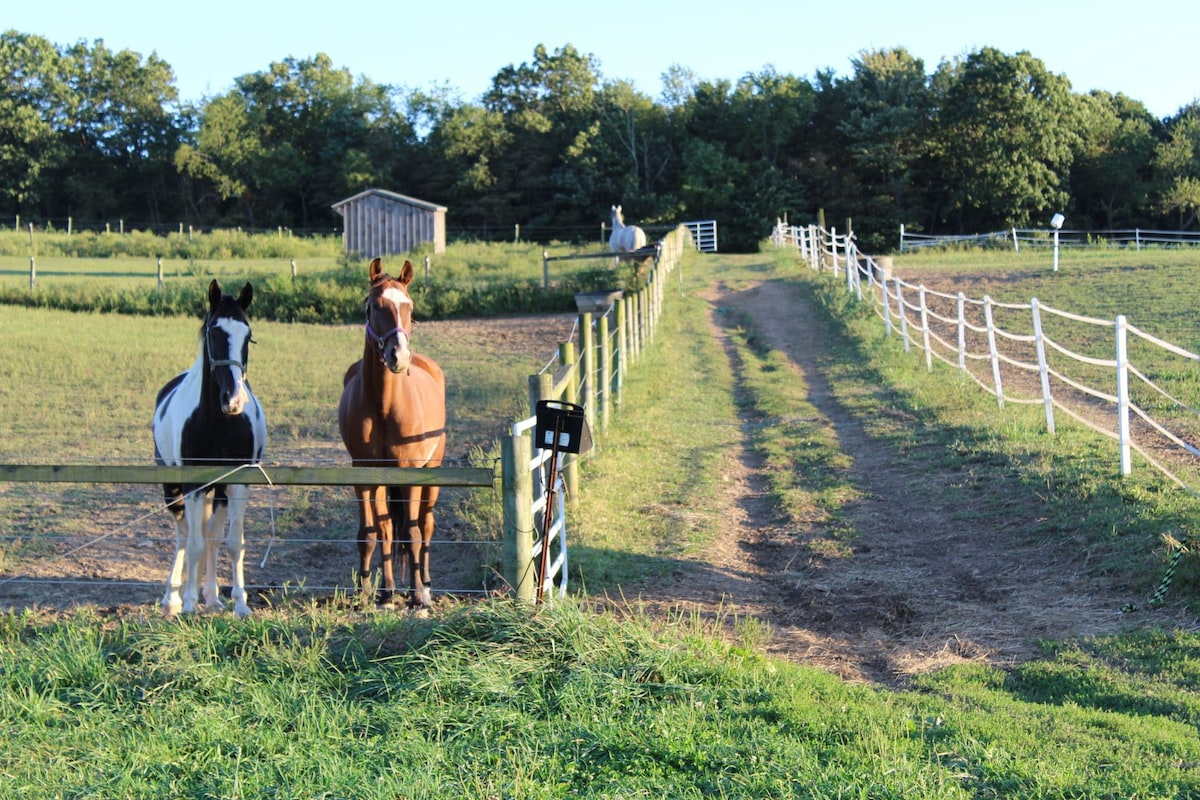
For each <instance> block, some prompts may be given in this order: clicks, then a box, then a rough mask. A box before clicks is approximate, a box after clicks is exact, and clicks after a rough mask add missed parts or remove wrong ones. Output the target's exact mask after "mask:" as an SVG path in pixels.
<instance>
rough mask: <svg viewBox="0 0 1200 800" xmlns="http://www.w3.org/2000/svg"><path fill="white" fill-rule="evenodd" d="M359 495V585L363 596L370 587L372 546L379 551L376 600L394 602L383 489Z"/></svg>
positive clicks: (368, 489) (366, 490) (370, 488)
mask: <svg viewBox="0 0 1200 800" xmlns="http://www.w3.org/2000/svg"><path fill="white" fill-rule="evenodd" d="M355 491H356V493H357V495H358V585H359V589H361V590H362V591H363V592H366V591H369V590H370V589H371V586H372V583H373V581H372V578H371V572H372V561H373V560H374V558H375V546H376V545H379V549H380V572H381V575H382V578H381V582H380V587H379V594H378V596H377V597H376V598H375V599H376V602H377V603H378V604H379V605H390V604H391V603H393V602H395V598H394V595H395V591H396V580H395V575H394V573H393V571H392V527H393V526H392V520H391V517H390V515H389V513H388V501H387V494H388V492H387V487H386V486H360V487H357V488H356V490H355Z"/></svg>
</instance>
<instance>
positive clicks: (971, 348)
mask: <svg viewBox="0 0 1200 800" xmlns="http://www.w3.org/2000/svg"><path fill="white" fill-rule="evenodd" d="M771 240H772V242H773V243H774V244H775V245H776V246H777V247H791V248H795V249H796V250H797V251H798V252H799V253H800V256H801V258H802V259H803V260H804V262H805V263H806V264H808V265H809V267H810V268H812V269H813V270H816V271H822V272H832V273H833V275H834V276H835V277H836V278H838V279H839V280H844V281H845V284H846V287H847V291H849V292H851V293H853V294H854V295H855V296H856V297H857V298H858V299H859V300H860V301H862V302H867V303H870V304H871V306H872V308H873V310H874V311H875V312H876V314H877V315H878V316H879V317H880V318H881V319H882V321H883V323H884V325H885V327H886V330H887V333H888V335H889V336H891V335H898V336H899V337H900V338H901V340H902V341H903V343H904V348H905V351H906V352H911V351H912V350H914V349H916V350H918V351H919V352H920V353H921V354H922V355H923V356H924V360H925V365H926V369H930V370H932V369H933V361H934V359H937V360H938V361H940V362H942V363H944V364H946V365H948V366H950V367H952V368H954V369H957V370H959V371H960V372H961V373H962V374H964V375H966V376H968V377H970V379H971V380H973V381H974V382H975V383H976V384H978V385H979V386H980V387H981V388H982V389H984V390H985V391H987V392H988V393H989V394H991V395H992V396H994V397H995V398H996V402H997V404H998V405H999V406H1000V407H1003V406H1004V405H1005V403H1018V404H1021V403H1025V404H1041V405H1042V406H1043V408H1044V409H1045V418H1046V429H1047V431H1048V432H1049V433H1054V432H1055V416H1056V414H1057V413H1062V414H1064V415H1066V416H1067V417H1068V418H1070V419H1072V420H1074V421H1075V422H1076V423H1078V424H1081V425H1084V426H1086V427H1088V428H1090V429H1091V430H1093V431H1096V432H1097V433H1100V434H1102V435H1104V436H1107V437H1109V438H1111V439H1114V440H1115V441H1116V442H1117V446H1118V454H1117V459H1118V463H1119V469H1120V471H1121V474H1122V475H1129V474H1130V472H1131V471H1132V457H1131V454H1132V453H1137V454H1138V455H1140V456H1141V457H1142V458H1144V459H1145V461H1146V463H1147V464H1148V465H1150V466H1151V467H1153V468H1154V469H1156V470H1158V471H1159V472H1161V473H1162V474H1163V475H1164V476H1166V477H1167V478H1168V479H1169V480H1171V481H1172V482H1174V483H1175V484H1176V485H1177V486H1179V487H1180V488H1183V489H1185V490H1187V491H1189V492H1192V493H1194V494H1200V478H1198V477H1197V474H1198V472H1197V468H1198V467H1200V446H1198V445H1197V442H1198V441H1200V411H1197V406H1200V399H1191V400H1189V399H1185V398H1184V395H1185V394H1187V392H1188V391H1189V390H1190V391H1191V392H1193V393H1194V391H1195V389H1194V383H1195V379H1194V378H1195V375H1196V370H1197V362H1198V361H1200V355H1198V354H1196V353H1193V352H1191V351H1190V350H1187V349H1186V348H1183V347H1180V346H1178V345H1176V344H1172V343H1170V342H1167V341H1164V340H1162V339H1159V338H1158V337H1155V336H1153V335H1151V334H1149V333H1146V332H1145V331H1143V330H1140V329H1139V328H1136V327H1134V326H1133V325H1132V324H1130V323H1129V321H1128V320H1127V319H1126V317H1125V315H1124V314H1118V315H1117V316H1116V317H1115V318H1114V319H1099V318H1096V317H1090V316H1085V315H1081V314H1075V313H1072V312H1070V311H1065V310H1062V309H1057V308H1052V307H1050V306H1048V305H1046V304H1044V303H1039V302H1038V300H1037V299H1036V298H1032V299H1030V300H1029V302H1026V303H1002V302H997V301H995V300H993V299H992V298H990V297H988V296H984V297H982V298H970V297H967V296H965V295H964V294H963V293H962V292H959V293H956V294H951V293H947V292H940V291H936V290H934V289H930V288H928V287H926V286H924V285H914V284H911V283H907V282H905V281H904V280H901V279H900V278H899V277H896V276H893V275H891V274H890V267H887V268H885V267H886V265H881V264H880V263H879V260H878V259H876V258H873V257H871V256H868V255H865V254H863V253H860V252H858V250H857V248H856V246H855V244H854V239H853V237H852V236H846V235H844V234H838V233H837V231H836V230H835V229H829V230H825V229H822V228H818V227H817V226H815V225H813V226H807V227H800V226H787V225H784V224H783V223H780V224H778V225H776V227H775V229H774V230H773V231H772V234H771Z"/></svg>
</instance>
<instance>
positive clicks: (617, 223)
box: [612, 206, 625, 228]
mask: <svg viewBox="0 0 1200 800" xmlns="http://www.w3.org/2000/svg"><path fill="white" fill-rule="evenodd" d="M624 225H625V216H624V215H623V214H622V213H621V207H620V206H613V207H612V226H613V228H620V227H623V226H624Z"/></svg>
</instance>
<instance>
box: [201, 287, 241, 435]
mask: <svg viewBox="0 0 1200 800" xmlns="http://www.w3.org/2000/svg"><path fill="white" fill-rule="evenodd" d="M253 298H254V288H253V287H252V286H251V285H250V284H249V283H247V284H246V285H245V286H243V287H242V291H241V293H240V294H239V295H238V297H237V299H236V300H235V299H234V298H233V297H231V296H230V295H227V294H224V293H222V292H221V285H220V284H219V283H217V281H216V279H214V280H213V282H212V283H210V284H209V285H208V316H206V317H205V318H204V326H203V327H202V328H201V329H200V335H201V337H202V338H203V340H204V362H205V364H206V366H207V368H208V371H209V374H210V375H211V376H212V379H213V380H214V381H216V384H217V395H218V398H219V400H220V404H221V412H222V413H224V414H229V415H231V416H232V415H236V414H241V413H242V409H243V408H245V406H246V403H248V402H249V401H250V396H249V392H248V390H247V388H246V363H247V362H248V361H249V358H250V342H251V341H252V340H251V338H250V320H249V319H248V318H247V317H246V309H247V308H249V307H250V301H251V300H252V299H253Z"/></svg>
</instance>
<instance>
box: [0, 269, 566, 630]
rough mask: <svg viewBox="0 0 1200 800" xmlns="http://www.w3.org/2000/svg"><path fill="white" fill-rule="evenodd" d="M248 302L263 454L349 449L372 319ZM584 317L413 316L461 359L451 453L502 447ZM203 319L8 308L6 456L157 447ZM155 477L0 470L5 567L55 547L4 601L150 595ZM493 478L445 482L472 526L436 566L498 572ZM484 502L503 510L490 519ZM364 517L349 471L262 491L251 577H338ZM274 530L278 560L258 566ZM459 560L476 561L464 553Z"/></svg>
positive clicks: (126, 454)
mask: <svg viewBox="0 0 1200 800" xmlns="http://www.w3.org/2000/svg"><path fill="white" fill-rule="evenodd" d="M363 274H364V280H365V271H364V273H363ZM250 316H251V321H252V325H253V331H254V338H255V340H256V344H254V345H252V347H251V353H250V364H249V366H248V375H249V379H250V382H251V385H252V386H253V388H254V391H255V393H256V394H257V395H258V397H259V399H260V400H261V401H262V403H263V407H264V409H265V411H266V416H267V425H268V444H267V463H268V464H277V465H289V466H297V465H334V464H348V463H349V458H348V456H347V455H346V454H345V451H344V449H343V447H342V444H341V440H340V438H339V435H338V431H337V405H338V398H339V396H340V394H341V391H342V374H343V372H344V371H345V369H346V367H347V366H348V365H349V364H350V363H351V362H352V361H354V360H355V359H357V358H359V357H361V355H362V350H363V327H362V325H361V324H357V325H336V326H325V325H303V324H292V325H287V324H282V323H274V322H263V321H257V320H255V319H254V315H253V307H252V308H251V314H250ZM573 323H574V315H548V316H539V317H533V318H527V319H526V318H502V319H497V320H495V321H494V322H493V324H492V325H490V326H484V327H481V326H479V325H478V324H476V323H473V322H471V321H445V322H438V323H433V322H428V323H422V322H416V323H414V331H413V347H414V348H416V349H417V350H418V351H420V352H426V353H429V354H431V355H433V356H434V357H436V358H437V359H438V360H439V361H444V362H445V363H450V364H453V365H454V369H453V370H452V372H451V376H450V381H449V387H448V397H449V402H448V405H449V413H450V420H451V423H450V430H451V434H450V441H449V446H448V450H447V454H448V458H449V463H450V464H457V465H464V466H465V465H487V464H490V461H488V459H489V458H493V457H494V456H495V454H494V453H489V450H490V448H491V447H492V444H493V442H494V440H495V439H496V437H497V436H498V435H499V434H500V433H501V432H502V431H503V430H504V428H505V426H506V425H507V424H509V423H510V422H511V421H512V420H513V419H516V418H518V417H520V416H523V414H524V413H525V406H527V404H528V398H527V390H526V379H527V377H528V376H529V375H530V374H533V373H536V372H537V371H538V370H539V369H541V368H542V367H543V366H544V365H545V364H546V362H547V361H548V360H549V359H550V357H551V356H553V354H554V351H555V347H556V346H557V342H558V341H559V340H560V339H565V338H566V337H567V336H568V335H569V333H570V331H571V327H572V325H573ZM199 327H200V319H199V318H198V317H197V318H194V319H193V318H188V317H163V318H155V317H137V316H123V315H105V314H74V313H68V312H62V311H46V310H36V309H25V308H19V307H18V308H13V307H7V308H5V309H4V311H3V314H2V315H0V335H2V336H3V337H4V340H5V342H6V345H7V348H6V350H7V354H6V358H5V363H4V370H5V374H6V380H5V381H4V382H3V384H4V385H3V386H2V387H0V408H3V414H4V417H3V419H4V423H3V431H4V433H3V435H2V436H0V461H2V462H4V463H70V464H105V463H127V464H143V463H145V464H148V463H151V458H152V455H153V441H152V438H151V431H150V418H151V415H152V413H153V404H154V394H155V393H156V392H157V390H158V387H159V386H161V385H162V383H163V382H165V380H166V379H167V378H169V377H171V376H172V375H174V374H177V373H178V372H181V371H183V370H185V369H186V368H187V367H189V366H191V364H192V362H193V360H194V359H195V357H196V353H197V349H198V346H199V339H198V331H199ZM68 341H69V342H70V343H71V344H67V343H68ZM64 345H67V346H65V347H64ZM8 348H11V349H8ZM51 365H53V367H52V368H51ZM33 387H36V388H33ZM160 494H161V493H160V491H159V489H158V487H154V486H133V487H88V486H78V485H67V486H66V487H59V488H56V489H54V490H52V491H48V492H47V491H43V490H42V489H40V488H38V487H37V486H20V485H8V486H4V487H2V488H0V516H2V517H3V518H4V520H5V523H4V537H3V540H2V543H0V565H2V567H3V569H4V571H5V572H8V571H9V570H10V569H14V568H15V565H16V564H26V563H33V564H42V566H41V567H38V568H37V569H36V570H35V571H34V573H33V574H34V575H35V576H37V577H38V578H39V579H46V580H47V581H49V584H48V585H46V586H41V585H37V584H35V585H28V584H14V583H5V584H2V585H0V604H2V605H4V606H10V605H12V604H14V603H15V604H17V605H24V604H26V603H30V602H39V603H42V604H45V605H48V606H51V607H58V606H61V605H63V604H67V603H71V602H73V601H72V599H71V598H72V597H75V598H76V599H78V600H83V601H85V602H94V603H101V604H104V605H106V606H112V605H119V604H129V603H133V604H136V603H139V602H148V601H149V599H150V597H149V596H148V595H147V585H148V584H151V585H152V584H157V583H158V582H159V581H160V580H161V578H162V576H163V575H164V574H165V573H163V572H162V570H163V568H164V567H165V565H166V560H165V552H166V551H165V550H163V549H162V548H163V546H164V545H165V543H166V540H167V539H169V538H170V535H171V534H170V529H169V526H168V522H169V517H168V516H167V515H166V514H165V513H162V512H157V513H156V512H155V510H154V509H155V508H156V506H157V505H158V504H159V503H160V502H161V497H160ZM483 494H484V496H482V497H476V496H474V493H471V492H469V491H467V490H457V491H454V492H451V491H447V497H446V498H444V499H443V504H444V507H445V508H444V512H443V516H442V519H443V521H444V523H445V527H444V528H443V529H442V530H443V533H444V535H445V536H446V537H447V538H449V539H451V540H454V539H466V540H469V542H465V543H463V544H461V545H447V546H444V547H442V548H441V552H442V566H443V572H442V574H441V575H440V576H438V575H436V574H435V577H439V578H440V580H439V581H438V585H439V586H441V587H445V588H473V589H476V590H481V589H482V586H483V585H484V583H485V581H487V580H490V579H492V578H494V573H491V572H490V571H489V570H488V567H489V566H494V565H496V564H498V557H499V556H498V548H499V543H498V537H499V523H498V519H497V518H496V517H495V515H494V514H493V513H492V506H493V504H494V498H492V497H491V496H490V495H489V494H487V493H483ZM480 514H483V515H485V516H487V515H490V518H488V519H486V520H480V519H479V515H480ZM468 519H469V520H471V521H472V523H471V525H470V531H468V530H467V529H466V527H465V526H466V522H465V520H468ZM272 525H273V527H274V537H275V538H274V540H273V541H272V539H271V538H270V535H269V534H270V532H271V530H272ZM355 525H356V521H355V512H354V508H353V504H352V502H351V496H350V493H349V490H348V489H339V488H320V487H290V488H287V489H284V488H282V487H280V488H275V489H266V488H263V489H260V490H254V491H252V493H251V507H250V510H249V514H248V521H247V529H248V531H252V532H253V533H252V534H251V536H250V546H249V549H248V554H249V555H248V560H247V569H248V576H250V577H248V580H249V582H250V583H255V582H256V580H257V581H264V582H265V583H266V584H269V585H275V586H279V585H285V584H286V585H288V586H290V587H291V588H292V589H293V590H299V589H302V588H303V587H305V586H308V587H310V590H315V587H317V586H321V587H324V589H322V590H320V591H321V592H322V593H324V594H328V591H329V587H330V586H341V585H349V582H350V578H351V567H352V562H353V555H352V552H353V539H354V536H353V530H354V527H355ZM479 526H482V528H483V530H482V532H479V531H478V530H477V528H478V527H479ZM81 542H89V543H90V544H89V546H87V547H85V548H83V549H82V550H81V551H80V552H78V553H75V554H74V556H72V558H69V559H66V560H60V559H58V558H54V557H53V556H54V554H55V553H61V552H64V551H66V550H68V549H73V548H74V547H75V546H78V545H79V544H80V543H81ZM68 545H69V546H68ZM268 548H269V552H270V557H269V560H268V562H267V564H266V566H265V567H262V568H260V567H259V565H260V563H261V561H262V559H263V557H264V556H265V555H267V552H268ZM456 550H457V551H458V552H457V553H456V552H455V551H456ZM458 563H461V564H462V565H463V566H462V567H461V568H459V567H456V566H454V565H455V564H458ZM63 578H66V579H68V580H70V579H79V578H83V579H86V580H89V581H92V582H91V583H88V584H86V585H85V586H83V587H77V588H76V589H75V590H74V591H73V593H68V594H64V593H63V592H64V591H65V590H64V584H62V583H59V582H57V581H56V580H55V579H63ZM97 581H98V583H97ZM70 585H71V584H70V583H67V584H66V586H70ZM89 586H90V588H89Z"/></svg>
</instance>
